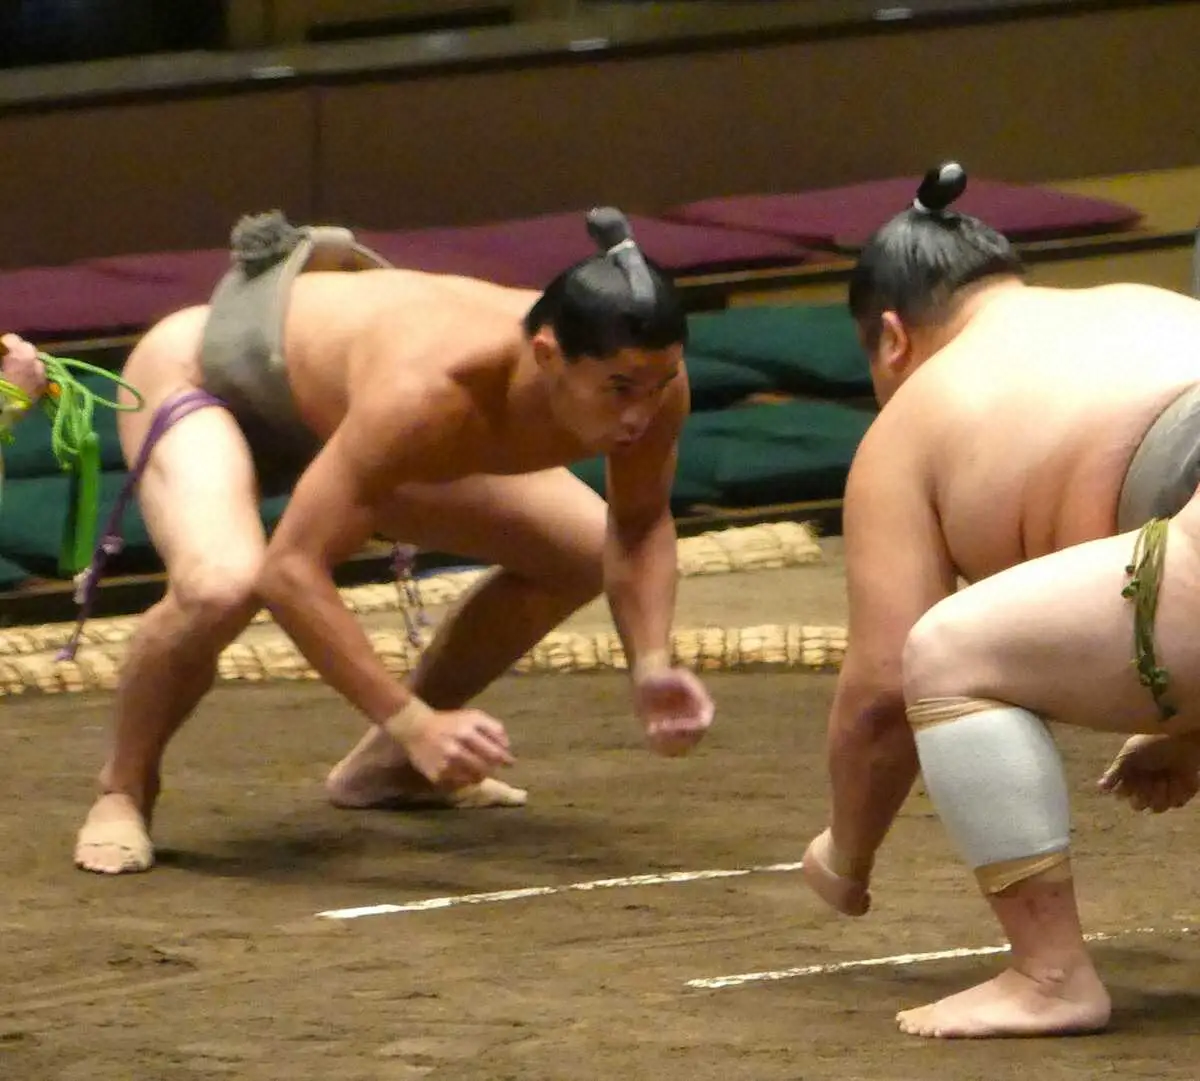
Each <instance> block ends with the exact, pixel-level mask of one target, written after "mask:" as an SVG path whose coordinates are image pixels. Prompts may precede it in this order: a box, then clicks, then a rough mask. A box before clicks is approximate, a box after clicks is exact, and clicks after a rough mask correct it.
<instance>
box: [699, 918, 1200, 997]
mask: <svg viewBox="0 0 1200 1081" xmlns="http://www.w3.org/2000/svg"><path fill="white" fill-rule="evenodd" d="M1196 930H1197V928H1194V927H1170V928H1161V927H1134V928H1131V929H1130V930H1128V931H1116V932H1111V933H1110V932H1103V931H1101V932H1097V933H1096V934H1090V935H1084V936H1083V937H1084V939H1085V940H1086V941H1088V942H1108V941H1111V940H1112V939H1114V938H1126V937H1128V936H1130V935H1164V934H1175V935H1190V934H1195V933H1196ZM1008 949H1009V948H1008V946H959V947H956V948H954V949H950V950H934V951H932V952H930V953H897V954H893V955H892V956H890V957H867V958H863V959H861V960H856V961H833V962H830V963H829V964H825V965H801V966H799V967H798V968H781V969H776V970H775V971H773V972H742V973H739V974H737V975H734V976H711V977H708V978H706V979H701V980H688V981H687V982H686V983H685V984H684V986H685V987H697V988H702V989H704V990H720V989H721V988H724V987H742V986H744V985H745V984H748V983H766V982H770V981H773V980H793V979H796V978H797V977H800V976H825V975H829V974H830V973H834V972H850V971H853V970H854V969H858V968H879V967H883V966H885V965H886V966H902V965H920V964H925V963H927V962H929V961H950V960H954V959H955V958H958V957H986V956H989V955H991V954H997V953H1008Z"/></svg>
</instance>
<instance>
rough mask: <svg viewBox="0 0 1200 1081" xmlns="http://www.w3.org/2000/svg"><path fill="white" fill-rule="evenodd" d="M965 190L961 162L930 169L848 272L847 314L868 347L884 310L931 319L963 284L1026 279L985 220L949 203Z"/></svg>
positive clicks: (907, 320) (918, 320)
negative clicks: (1001, 276) (1012, 276)
mask: <svg viewBox="0 0 1200 1081" xmlns="http://www.w3.org/2000/svg"><path fill="white" fill-rule="evenodd" d="M966 187H967V174H966V171H965V170H964V169H963V167H962V166H961V165H959V164H958V162H954V161H951V162H946V163H944V164H942V165H939V166H937V167H936V168H933V169H930V170H929V172H927V173H926V174H925V177H924V179H923V180H922V181H921V185H920V187H919V188H918V189H917V195H916V198H915V199H914V200H913V202H912V206H910V207H909V208H908V209H907V210H904V211H902V212H901V213H899V214H897V215H896V216H895V217H894V218H892V220H891V221H889V222H888V223H887V224H886V225H884V226H883V227H882V228H881V229H879V230H878V231H877V232H876V233H875V234H874V235H873V236H872V237H871V239H870V240H869V241H868V242H867V244H866V246H865V247H864V248H863V250H862V253H861V254H860V255H859V258H858V263H857V264H856V265H855V267H854V271H853V273H852V274H851V277H850V314H851V315H853V316H854V319H855V321H856V322H857V323H858V325H859V327H860V328H861V329H862V331H863V337H864V338H865V339H866V342H867V346H868V348H871V349H873V348H874V347H875V346H876V345H877V344H878V343H879V335H880V332H881V328H882V323H881V318H882V315H883V313H884V312H887V311H894V312H896V314H897V315H899V316H900V318H901V319H902V320H903V321H904V322H905V323H918V324H919V323H922V322H930V321H936V320H937V319H938V318H940V317H941V316H942V315H943V314H944V313H945V310H946V307H947V305H948V304H949V303H950V302H951V300H952V299H953V297H954V295H955V293H957V292H958V291H959V290H960V289H962V288H963V287H964V286H967V285H970V284H971V283H972V282H977V281H979V280H980V279H981V278H986V277H989V276H991V275H994V274H995V275H999V274H1016V275H1019V276H1023V275H1024V273H1025V268H1024V266H1023V264H1022V263H1021V258H1020V256H1019V255H1017V253H1016V252H1015V251H1014V250H1013V247H1012V245H1011V244H1009V242H1008V241H1007V240H1006V239H1005V238H1004V237H1003V236H1001V235H1000V234H999V233H998V232H996V230H995V229H993V228H992V227H991V226H990V225H987V224H985V223H984V222H982V221H980V220H979V219H978V218H974V217H972V216H971V215H969V214H959V213H955V212H953V211H949V210H948V209H947V208H948V207H949V206H950V204H951V203H953V202H954V200H955V199H957V198H958V197H959V196H960V195H962V193H963V192H964V191H965V190H966Z"/></svg>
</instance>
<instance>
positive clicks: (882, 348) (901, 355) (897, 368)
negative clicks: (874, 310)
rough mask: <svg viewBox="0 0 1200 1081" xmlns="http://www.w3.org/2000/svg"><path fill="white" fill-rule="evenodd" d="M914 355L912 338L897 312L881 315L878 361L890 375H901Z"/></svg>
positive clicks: (876, 354)
mask: <svg viewBox="0 0 1200 1081" xmlns="http://www.w3.org/2000/svg"><path fill="white" fill-rule="evenodd" d="M911 357H912V339H911V338H910V337H909V334H908V329H907V328H906V327H905V325H904V323H903V322H902V321H901V319H900V316H899V315H897V314H896V313H895V312H884V313H883V314H882V315H881V316H880V317H879V348H878V349H877V350H876V352H875V359H876V361H877V362H878V363H879V364H880V365H881V366H882V367H883V369H884V370H885V371H886V372H887V373H888V374H890V375H900V374H902V373H903V371H904V369H905V368H906V367H907V366H908V362H909V360H910V359H911Z"/></svg>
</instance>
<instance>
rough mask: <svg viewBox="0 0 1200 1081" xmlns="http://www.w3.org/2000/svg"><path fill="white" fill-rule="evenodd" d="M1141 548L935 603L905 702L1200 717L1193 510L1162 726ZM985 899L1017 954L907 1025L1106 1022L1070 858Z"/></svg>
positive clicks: (1172, 555)
mask: <svg viewBox="0 0 1200 1081" xmlns="http://www.w3.org/2000/svg"><path fill="white" fill-rule="evenodd" d="M1187 514H1188V511H1185V512H1184V515H1187ZM1180 517H1181V519H1182V518H1183V515H1181V516H1180ZM1132 548H1133V537H1132V536H1131V535H1124V536H1121V537H1116V538H1110V539H1107V540H1103V541H1096V542H1092V543H1090V544H1084V545H1079V546H1078V547H1075V548H1071V549H1067V550H1066V551H1063V552H1060V553H1058V554H1057V555H1053V556H1049V557H1046V558H1044V559H1038V560H1034V561H1032V562H1030V563H1026V564H1023V565H1022V566H1019V567H1017V568H1014V569H1013V570H1010V571H1005V572H1003V573H1002V574H998V575H996V576H995V577H993V578H990V579H987V580H985V581H983V582H981V583H979V584H977V585H974V586H971V587H970V588H968V589H966V590H963V591H961V592H960V593H957V594H955V595H954V596H952V597H950V598H948V599H947V600H945V601H943V602H941V603H940V604H938V605H937V606H936V607H935V608H933V609H932V610H931V611H930V612H929V613H928V614H927V615H926V616H925V617H924V618H923V619H922V620H921V622H920V623H918V625H917V626H916V627H915V628H914V630H913V632H912V634H911V635H910V637H909V641H908V645H907V648H906V653H905V658H904V670H905V698H906V700H907V701H908V702H909V704H910V706H911V705H912V703H914V702H919V701H922V700H925V701H930V700H935V699H939V698H942V699H946V698H953V697H955V696H964V697H968V698H974V699H988V700H995V701H999V702H1004V703H1012V704H1013V705H1015V706H1018V707H1021V708H1023V709H1024V710H1027V711H1029V712H1031V713H1033V714H1036V715H1038V716H1041V717H1050V718H1052V719H1054V720H1056V721H1060V722H1068V723H1073V724H1078V725H1080V726H1083V727H1095V728H1101V727H1102V728H1104V729H1106V730H1110V731H1125V732H1139V731H1154V730H1155V729H1162V728H1163V727H1166V728H1171V729H1175V730H1186V729H1188V728H1194V727H1195V725H1196V723H1197V709H1198V707H1200V684H1198V677H1197V668H1198V665H1197V661H1198V660H1200V657H1198V656H1197V648H1196V645H1195V642H1196V639H1195V636H1194V634H1193V632H1192V631H1191V627H1193V626H1194V625H1195V620H1196V618H1197V617H1198V616H1200V610H1198V609H1200V604H1197V601H1196V599H1195V598H1196V590H1195V586H1196V584H1197V582H1200V555H1198V552H1197V547H1196V544H1195V540H1194V537H1193V528H1192V526H1191V525H1190V524H1188V523H1187V522H1186V520H1185V521H1180V520H1176V522H1173V523H1172V526H1171V534H1170V542H1169V547H1168V552H1167V562H1166V570H1165V574H1164V577H1163V584H1162V588H1161V591H1160V595H1159V600H1160V605H1159V611H1158V619H1157V621H1156V640H1157V646H1158V658H1159V663H1162V664H1165V666H1166V667H1167V669H1168V670H1169V671H1170V672H1171V673H1172V676H1173V683H1172V697H1173V698H1174V699H1175V700H1176V701H1177V702H1178V704H1179V706H1180V713H1179V715H1178V716H1177V717H1176V718H1175V719H1174V720H1173V721H1172V722H1170V723H1169V724H1167V725H1163V723H1162V721H1161V719H1160V718H1159V717H1158V713H1157V709H1156V707H1155V706H1154V703H1153V700H1152V698H1151V696H1150V693H1149V691H1148V690H1146V688H1144V687H1142V686H1140V685H1139V684H1138V681H1137V678H1136V675H1135V673H1134V671H1133V667H1132V665H1131V664H1130V658H1131V655H1132V648H1133V644H1132V621H1133V613H1132V611H1131V608H1130V604H1129V601H1128V600H1126V599H1125V598H1123V597H1122V596H1121V589H1122V586H1123V585H1124V582H1125V576H1124V573H1123V571H1124V568H1125V566H1126V565H1127V564H1128V563H1129V560H1130V553H1131V551H1132ZM1076 673H1079V674H1080V675H1079V676H1078V677H1077V678H1072V677H1073V676H1074V675H1075V674H1076ZM988 768H989V769H991V770H992V771H993V775H994V770H995V769H996V768H1004V767H1003V766H1001V765H1000V764H999V763H998V762H995V761H993V762H992V763H990V764H989V766H988ZM988 900H989V903H990V904H991V906H992V910H993V911H994V912H995V914H996V918H997V919H998V920H999V921H1000V924H1001V926H1002V927H1003V929H1004V932H1005V934H1006V935H1007V936H1008V939H1009V942H1010V944H1011V946H1012V963H1011V966H1010V967H1009V968H1008V969H1007V970H1006V971H1005V972H1003V973H1001V974H1000V975H999V976H997V977H996V978H994V979H992V980H988V981H986V982H985V983H982V984H980V985H979V986H977V987H973V988H971V989H970V990H968V991H964V992H962V993H960V994H957V995H952V996H950V997H948V998H945V999H942V1000H940V1001H938V1002H935V1003H933V1004H932V1005H929V1006H925V1007H921V1008H919V1009H915V1010H908V1011H905V1012H903V1013H901V1014H900V1015H899V1017H898V1019H897V1020H898V1023H899V1025H900V1027H901V1029H902V1030H903V1031H905V1032H909V1033H912V1034H915V1035H921V1036H934V1037H939V1036H940V1037H989V1036H1035V1035H1059V1034H1063V1033H1069V1032H1083V1031H1093V1030H1096V1029H1099V1028H1102V1027H1104V1025H1106V1024H1107V1022H1108V1019H1109V1013H1110V1009H1111V1005H1110V1001H1109V997H1108V993H1107V992H1106V991H1105V989H1104V986H1103V984H1102V983H1101V981H1100V978H1099V976H1098V975H1097V974H1096V971H1095V968H1094V967H1093V965H1092V963H1091V960H1090V959H1089V956H1088V953H1087V948H1086V945H1085V943H1084V939H1083V932H1082V929H1081V927H1080V920H1079V913H1078V908H1077V906H1076V900H1075V892H1074V884H1073V881H1072V880H1071V878H1070V877H1069V875H1065V874H1063V868H1062V867H1059V868H1056V869H1053V870H1051V871H1047V872H1045V873H1043V874H1038V875H1033V876H1031V877H1029V878H1027V879H1025V880H1023V881H1021V882H1019V883H1017V884H1016V885H1014V886H1010V887H1009V888H1008V889H1006V890H1003V891H1002V892H1000V893H998V894H995V895H993V896H991V897H989V898H988Z"/></svg>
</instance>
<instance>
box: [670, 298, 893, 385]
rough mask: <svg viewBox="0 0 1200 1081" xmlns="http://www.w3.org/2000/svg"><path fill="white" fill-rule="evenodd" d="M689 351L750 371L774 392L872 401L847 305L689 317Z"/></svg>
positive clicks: (744, 310) (749, 309) (727, 311)
mask: <svg viewBox="0 0 1200 1081" xmlns="http://www.w3.org/2000/svg"><path fill="white" fill-rule="evenodd" d="M688 324H689V342H688V351H689V353H690V352H694V353H696V354H698V355H701V356H705V357H712V358H715V359H717V360H723V361H726V362H727V363H733V364H737V365H739V366H741V367H745V368H750V369H752V370H754V371H756V372H759V373H760V374H761V375H764V376H766V377H767V378H768V379H769V380H770V383H771V388H770V389H773V390H780V391H786V392H789V393H792V394H811V395H814V396H816V397H819V398H842V397H856V396H859V395H869V394H870V393H871V376H870V370H869V368H868V365H867V358H866V354H865V353H864V352H863V348H862V346H861V345H860V344H859V341H858V336H857V334H856V332H855V328H854V320H853V319H851V318H850V313H849V311H848V310H847V308H846V306H845V305H844V304H790V305H779V306H766V305H764V306H755V307H745V308H728V309H725V310H724V311H720V312H701V313H696V314H693V315H691V316H689V319H688Z"/></svg>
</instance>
